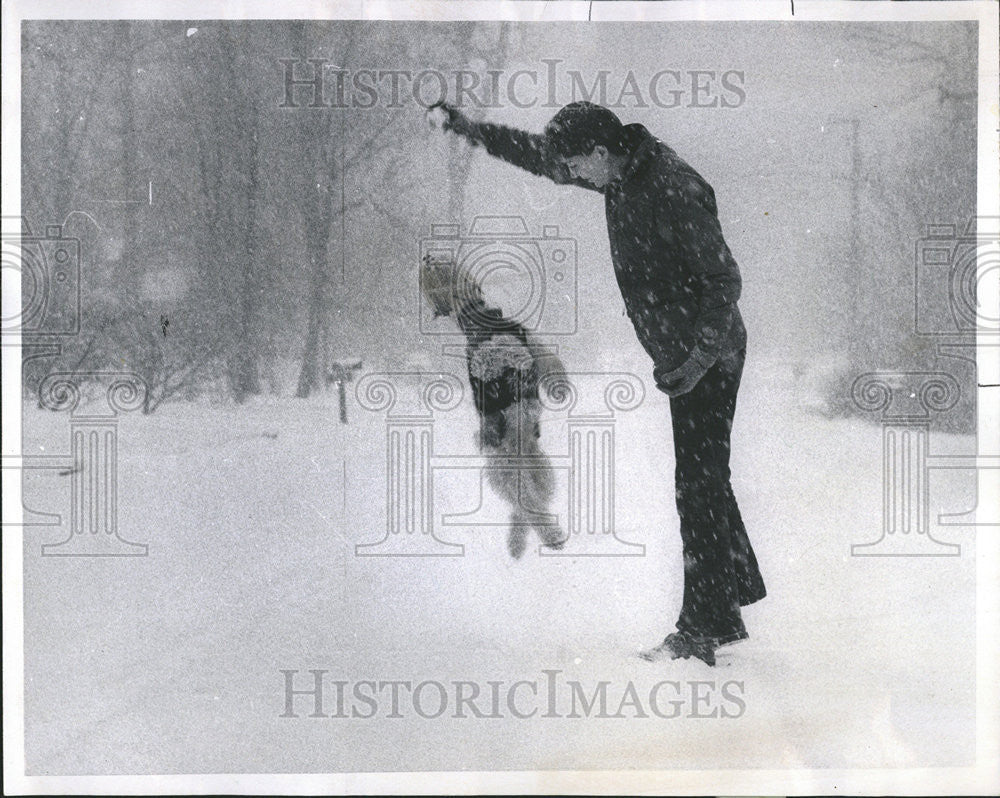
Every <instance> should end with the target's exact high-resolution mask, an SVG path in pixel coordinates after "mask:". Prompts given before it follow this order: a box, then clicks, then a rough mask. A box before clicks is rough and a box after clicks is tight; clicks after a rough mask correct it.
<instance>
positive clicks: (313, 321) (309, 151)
mask: <svg viewBox="0 0 1000 798" xmlns="http://www.w3.org/2000/svg"><path fill="white" fill-rule="evenodd" d="M292 36H293V46H294V47H295V50H296V51H297V52H299V53H301V55H302V58H308V57H309V46H308V41H307V37H306V31H305V25H304V23H302V22H296V23H294V24H293V25H292ZM330 114H331V112H330V111H329V110H325V111H322V110H319V109H301V110H299V111H298V115H299V120H300V121H299V145H300V153H301V157H302V163H303V172H302V181H303V182H302V192H301V197H302V201H301V209H302V220H303V222H304V224H305V240H306V250H307V254H308V257H309V265H310V280H309V298H308V302H309V311H308V318H307V322H306V338H305V345H304V346H303V348H302V368H301V371H300V372H299V383H298V387H297V388H296V391H295V395H296V396H297V397H299V398H300V399H302V398H305V397H307V396H309V395H310V394H311V393H312V392H313V391H314V390H316V389H318V388H319V387H320V345H319V344H320V337H321V332H322V330H323V326H324V324H325V323H326V308H327V305H328V303H329V297H328V292H329V285H330V270H329V250H330V228H331V226H332V225H331V223H332V221H333V205H332V202H333V182H334V174H335V171H336V162H335V157H336V156H335V152H336V148H335V146H334V142H332V141H331V140H330V119H331V115H330Z"/></svg>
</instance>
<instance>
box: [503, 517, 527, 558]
mask: <svg viewBox="0 0 1000 798" xmlns="http://www.w3.org/2000/svg"><path fill="white" fill-rule="evenodd" d="M529 526H530V524H529V522H528V519H527V516H525V514H524V513H523V512H522V511H520V510H514V511H512V512H511V514H510V530H509V531H508V532H507V551H509V552H510V556H511V557H513V558H514V559H515V560H519V559H521V556H522V555H523V554H524V551H525V549H527V548H528V527H529Z"/></svg>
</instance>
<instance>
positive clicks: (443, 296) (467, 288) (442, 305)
mask: <svg viewBox="0 0 1000 798" xmlns="http://www.w3.org/2000/svg"><path fill="white" fill-rule="evenodd" d="M420 290H421V292H422V293H423V295H424V297H425V298H426V299H427V301H428V302H430V304H431V307H432V308H433V309H434V318H437V317H438V316H450V315H451V314H452V313H454V312H455V311H457V310H460V309H461V308H462V307H466V306H470V305H476V304H481V303H482V301H483V292H482V289H480V287H479V285H478V283H476V281H475V280H474V279H472V277H471V276H470V275H469V273H468V272H467V271H466V270H465V269H463V268H462V267H460V266H458V265H456V264H455V263H454V262H453V261H435V260H434V259H432V258H431V256H430V255H425V256H424V259H423V261H422V262H421V264H420Z"/></svg>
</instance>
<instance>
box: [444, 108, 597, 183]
mask: <svg viewBox="0 0 1000 798" xmlns="http://www.w3.org/2000/svg"><path fill="white" fill-rule="evenodd" d="M435 110H438V111H440V112H441V113H442V114H443V121H442V123H441V127H442V128H443V129H444V130H450V131H451V132H452V133H457V134H458V135H460V136H463V137H465V138H466V139H468V140H469V141H470V142H471V143H472V144H475V145H476V146H481V147H485V148H486V151H487V152H488V153H489V154H490V155H492V156H493V157H495V158H499V159H500V160H502V161H506V162H507V163H510V164H513V165H514V166H519V167H521V168H522V169H525V170H527V171H529V172H531V173H532V174H534V175H538V176H540V177H547V178H549V180H552V181H553V182H555V183H559V184H569V185H576V186H580V187H581V188H589V189H591V190H592V191H595V190H596V189H595V187H594V186H592V185H591V184H590V183H588V182H586V181H585V180H580V179H576V178H573V177H572V176H571V175H570V173H569V169H567V168H566V165H565V164H564V163H563V162H562V161H560V160H559V159H558V158H555V157H552V156H551V155H550V154H549V153H548V151H547V147H546V145H545V136H543V135H541V134H539V133H528V132H527V131H525V130H518V129H517V128H512V127H507V126H506V125H497V124H494V123H492V122H474V121H473V120H471V119H469V118H468V117H467V116H466V115H465V114H463V113H462V112H461V111H459V110H458V109H457V108H455V107H454V106H451V105H449V104H448V103H438V104H437V105H435V106H432V107H431V108H429V109H428V111H429V112H433V111H435Z"/></svg>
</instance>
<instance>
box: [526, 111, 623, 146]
mask: <svg viewBox="0 0 1000 798" xmlns="http://www.w3.org/2000/svg"><path fill="white" fill-rule="evenodd" d="M545 143H546V145H547V146H548V148H549V151H550V152H551V153H552V154H553V155H556V156H558V157H561V158H571V157H573V156H574V155H590V153H592V152H593V151H594V147H597V146H598V145H603V146H605V147H607V148H608V151H609V152H611V153H614V154H615V155H626V154H627V153H628V147H627V146H626V143H625V126H624V125H623V124H622V122H621V120H620V119H619V118H618V117H617V116H616V115H615V113H614V112H613V111H610V110H608V109H607V108H605V107H604V106H603V105H597V104H596V103H588V102H582V101H581V102H575V103H570V104H569V105H567V106H564V107H563V108H562V109H560V111H559V113H557V114H556V115H555V116H554V117H552V121H551V122H549V123H548V124H547V125H546V126H545Z"/></svg>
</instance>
